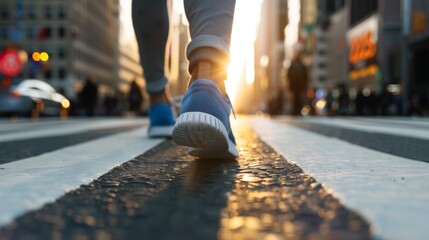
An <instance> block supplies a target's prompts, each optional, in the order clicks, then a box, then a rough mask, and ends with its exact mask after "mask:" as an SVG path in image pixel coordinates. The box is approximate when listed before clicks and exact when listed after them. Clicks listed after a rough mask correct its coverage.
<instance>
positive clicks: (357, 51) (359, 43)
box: [349, 30, 377, 64]
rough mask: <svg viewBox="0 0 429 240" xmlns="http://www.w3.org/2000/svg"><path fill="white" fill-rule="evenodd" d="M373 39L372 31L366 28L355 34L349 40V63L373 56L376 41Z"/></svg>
mask: <svg viewBox="0 0 429 240" xmlns="http://www.w3.org/2000/svg"><path fill="white" fill-rule="evenodd" d="M373 39H374V32H373V31H372V30H367V31H366V32H364V33H363V34H362V35H358V36H355V37H354V38H352V39H351V40H350V53H349V62H350V63H351V64H356V63H358V62H361V61H365V60H368V59H370V58H373V57H375V55H376V53H377V43H376V42H375V41H374V40H373Z"/></svg>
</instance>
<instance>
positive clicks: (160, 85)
mask: <svg viewBox="0 0 429 240" xmlns="http://www.w3.org/2000/svg"><path fill="white" fill-rule="evenodd" d="M167 82H168V80H167V77H164V78H161V79H159V80H156V81H146V92H148V93H149V94H157V93H162V92H163V91H164V89H165V86H166V85H167Z"/></svg>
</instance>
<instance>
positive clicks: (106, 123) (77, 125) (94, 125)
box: [0, 118, 148, 142]
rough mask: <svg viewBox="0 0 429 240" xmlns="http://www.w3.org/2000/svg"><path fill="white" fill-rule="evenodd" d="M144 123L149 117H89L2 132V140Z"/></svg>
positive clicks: (0, 138)
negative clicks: (69, 122) (30, 128)
mask: <svg viewBox="0 0 429 240" xmlns="http://www.w3.org/2000/svg"><path fill="white" fill-rule="evenodd" d="M73 121H75V120H73ZM58 123H60V121H58ZM144 123H148V120H147V118H136V119H88V120H87V121H86V122H82V121H78V122H73V124H71V125H65V126H61V125H53V126H52V128H49V129H46V128H42V129H38V128H34V129H32V130H30V131H26V132H15V131H14V132H10V133H6V134H2V135H0V142H6V141H15V140H22V139H31V138H38V137H51V136H59V135H66V134H74V133H81V132H86V131H89V130H96V129H102V128H112V127H126V126H130V125H136V124H144ZM0 126H1V125H0ZM2 127H3V126H2Z"/></svg>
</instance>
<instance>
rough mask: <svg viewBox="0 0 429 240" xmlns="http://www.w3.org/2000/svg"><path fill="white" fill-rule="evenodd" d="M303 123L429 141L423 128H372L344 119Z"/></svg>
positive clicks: (428, 130) (315, 120)
mask: <svg viewBox="0 0 429 240" xmlns="http://www.w3.org/2000/svg"><path fill="white" fill-rule="evenodd" d="M302 121H304V122H309V123H315V124H323V125H327V126H333V127H343V128H348V129H354V130H360V131H365V132H376V133H384V134H390V135H395V136H402V137H413V138H420V139H426V140H429V129H426V128H422V129H410V128H395V127H391V126H380V125H377V126H371V125H368V123H363V122H360V125H359V122H356V121H355V122H353V121H351V120H344V119H338V118H324V117H320V118H303V119H302Z"/></svg>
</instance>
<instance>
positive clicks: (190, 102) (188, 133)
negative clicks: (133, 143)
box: [173, 79, 238, 157]
mask: <svg viewBox="0 0 429 240" xmlns="http://www.w3.org/2000/svg"><path fill="white" fill-rule="evenodd" d="M231 109H232V106H231V102H230V101H229V99H228V98H227V97H225V96H223V95H222V93H221V91H220V89H219V87H218V86H217V85H216V83H215V82H213V81H211V80H205V79H198V80H196V81H194V82H193V83H192V84H191V85H190V86H189V89H188V91H187V92H186V93H185V95H184V96H183V100H182V105H181V112H180V116H179V118H178V120H177V122H176V125H175V128H174V130H173V141H175V142H176V143H177V144H179V145H185V146H189V147H192V148H193V150H191V152H192V153H194V154H193V155H195V156H203V157H211V155H213V157H219V156H222V157H223V156H228V155H229V156H233V157H237V156H238V151H237V149H236V143H235V138H234V134H233V133H232V130H231V125H230V121H229V117H230V114H231ZM191 152H190V154H191Z"/></svg>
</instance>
